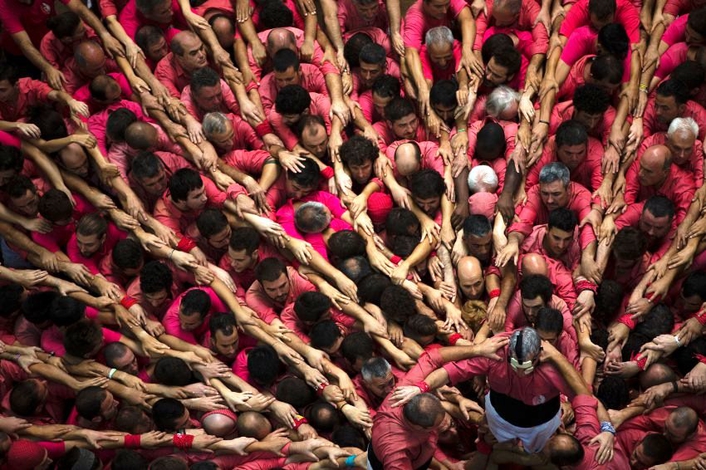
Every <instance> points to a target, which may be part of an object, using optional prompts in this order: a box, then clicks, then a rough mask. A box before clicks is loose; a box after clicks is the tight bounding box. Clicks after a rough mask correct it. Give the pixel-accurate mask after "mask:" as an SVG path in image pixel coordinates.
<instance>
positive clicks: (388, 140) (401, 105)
mask: <svg viewBox="0 0 706 470" xmlns="http://www.w3.org/2000/svg"><path fill="white" fill-rule="evenodd" d="M373 128H374V129H375V130H376V131H377V133H378V136H379V137H380V138H379V139H378V146H379V147H380V150H381V151H383V152H385V151H386V150H387V146H388V145H390V144H392V143H393V142H395V141H396V140H403V139H406V140H414V141H416V142H424V141H427V140H430V139H428V138H427V131H426V128H425V127H424V125H423V124H422V122H421V121H420V120H419V117H418V116H417V114H416V112H415V110H414V106H413V105H412V103H411V102H410V101H409V100H407V99H404V98H393V99H392V101H390V102H389V103H388V104H387V105H386V106H385V120H384V121H379V122H376V123H375V124H374V125H373Z"/></svg>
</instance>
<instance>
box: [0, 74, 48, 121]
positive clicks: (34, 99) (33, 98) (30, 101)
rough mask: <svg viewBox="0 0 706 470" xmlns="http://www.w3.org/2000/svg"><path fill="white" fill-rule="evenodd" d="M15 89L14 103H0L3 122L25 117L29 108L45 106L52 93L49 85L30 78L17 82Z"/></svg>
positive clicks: (0, 117) (0, 116)
mask: <svg viewBox="0 0 706 470" xmlns="http://www.w3.org/2000/svg"><path fill="white" fill-rule="evenodd" d="M17 88H18V93H17V102H16V103H3V102H0V119H2V120H3V121H11V122H15V121H19V120H20V119H22V118H24V117H26V115H27V113H28V111H29V108H30V107H32V106H38V105H41V104H45V103H46V102H47V101H48V99H49V98H48V97H49V93H51V92H52V89H51V87H50V86H49V85H47V84H46V83H44V82H40V81H39V80H33V79H31V78H20V79H19V80H17Z"/></svg>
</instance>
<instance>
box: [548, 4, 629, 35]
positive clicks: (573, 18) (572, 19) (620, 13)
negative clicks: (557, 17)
mask: <svg viewBox="0 0 706 470" xmlns="http://www.w3.org/2000/svg"><path fill="white" fill-rule="evenodd" d="M613 22H615V23H619V24H621V25H623V27H624V28H625V31H626V32H627V33H628V39H629V40H630V44H636V43H638V42H639V41H640V15H639V12H638V11H637V9H636V8H635V6H634V5H633V4H632V3H630V2H629V1H628V0H616V10H615V19H614V20H613ZM588 25H590V20H589V14H588V0H579V1H578V2H576V3H575V4H574V6H573V7H572V8H571V10H569V13H567V15H566V19H565V20H564V22H563V23H562V24H561V28H560V29H559V34H561V35H562V36H564V37H567V38H568V37H570V36H571V34H573V32H574V31H575V30H576V29H578V28H580V27H581V26H588Z"/></svg>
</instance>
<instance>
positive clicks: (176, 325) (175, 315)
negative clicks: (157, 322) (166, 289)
mask: <svg viewBox="0 0 706 470" xmlns="http://www.w3.org/2000/svg"><path fill="white" fill-rule="evenodd" d="M225 310H226V307H225V305H224V304H223V302H222V301H221V299H220V298H219V297H218V296H217V295H216V293H215V292H214V291H213V290H212V289H211V288H208V287H206V288H202V287H194V288H193V289H189V290H187V291H185V292H184V293H183V294H181V295H180V296H179V297H177V298H176V299H175V300H174V302H172V304H171V306H170V307H169V309H167V313H165V314H164V317H163V318H162V325H164V329H165V331H166V333H167V334H168V335H172V336H174V337H176V338H179V339H180V340H182V341H186V342H187V343H189V344H201V343H202V342H203V336H204V335H205V334H206V332H208V331H209V329H208V323H209V320H210V318H211V315H212V314H213V313H215V312H223V311H225Z"/></svg>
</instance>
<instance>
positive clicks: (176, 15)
mask: <svg viewBox="0 0 706 470" xmlns="http://www.w3.org/2000/svg"><path fill="white" fill-rule="evenodd" d="M118 20H119V22H120V24H121V26H122V27H123V29H124V30H125V33H126V34H127V35H128V37H130V39H132V40H133V41H134V40H135V34H136V33H137V30H138V29H139V28H140V27H141V26H144V25H152V26H157V27H158V28H160V29H161V30H162V31H164V35H165V36H166V38H167V41H171V40H172V38H173V37H174V36H176V35H177V34H178V33H179V32H180V31H185V30H187V29H189V26H188V23H187V22H186V19H185V18H184V14H183V13H182V11H181V7H179V2H178V1H177V0H153V1H150V2H139V5H138V2H137V1H136V0H129V1H128V2H127V4H126V5H125V7H124V8H123V9H122V10H121V11H120V13H119V15H118Z"/></svg>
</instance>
